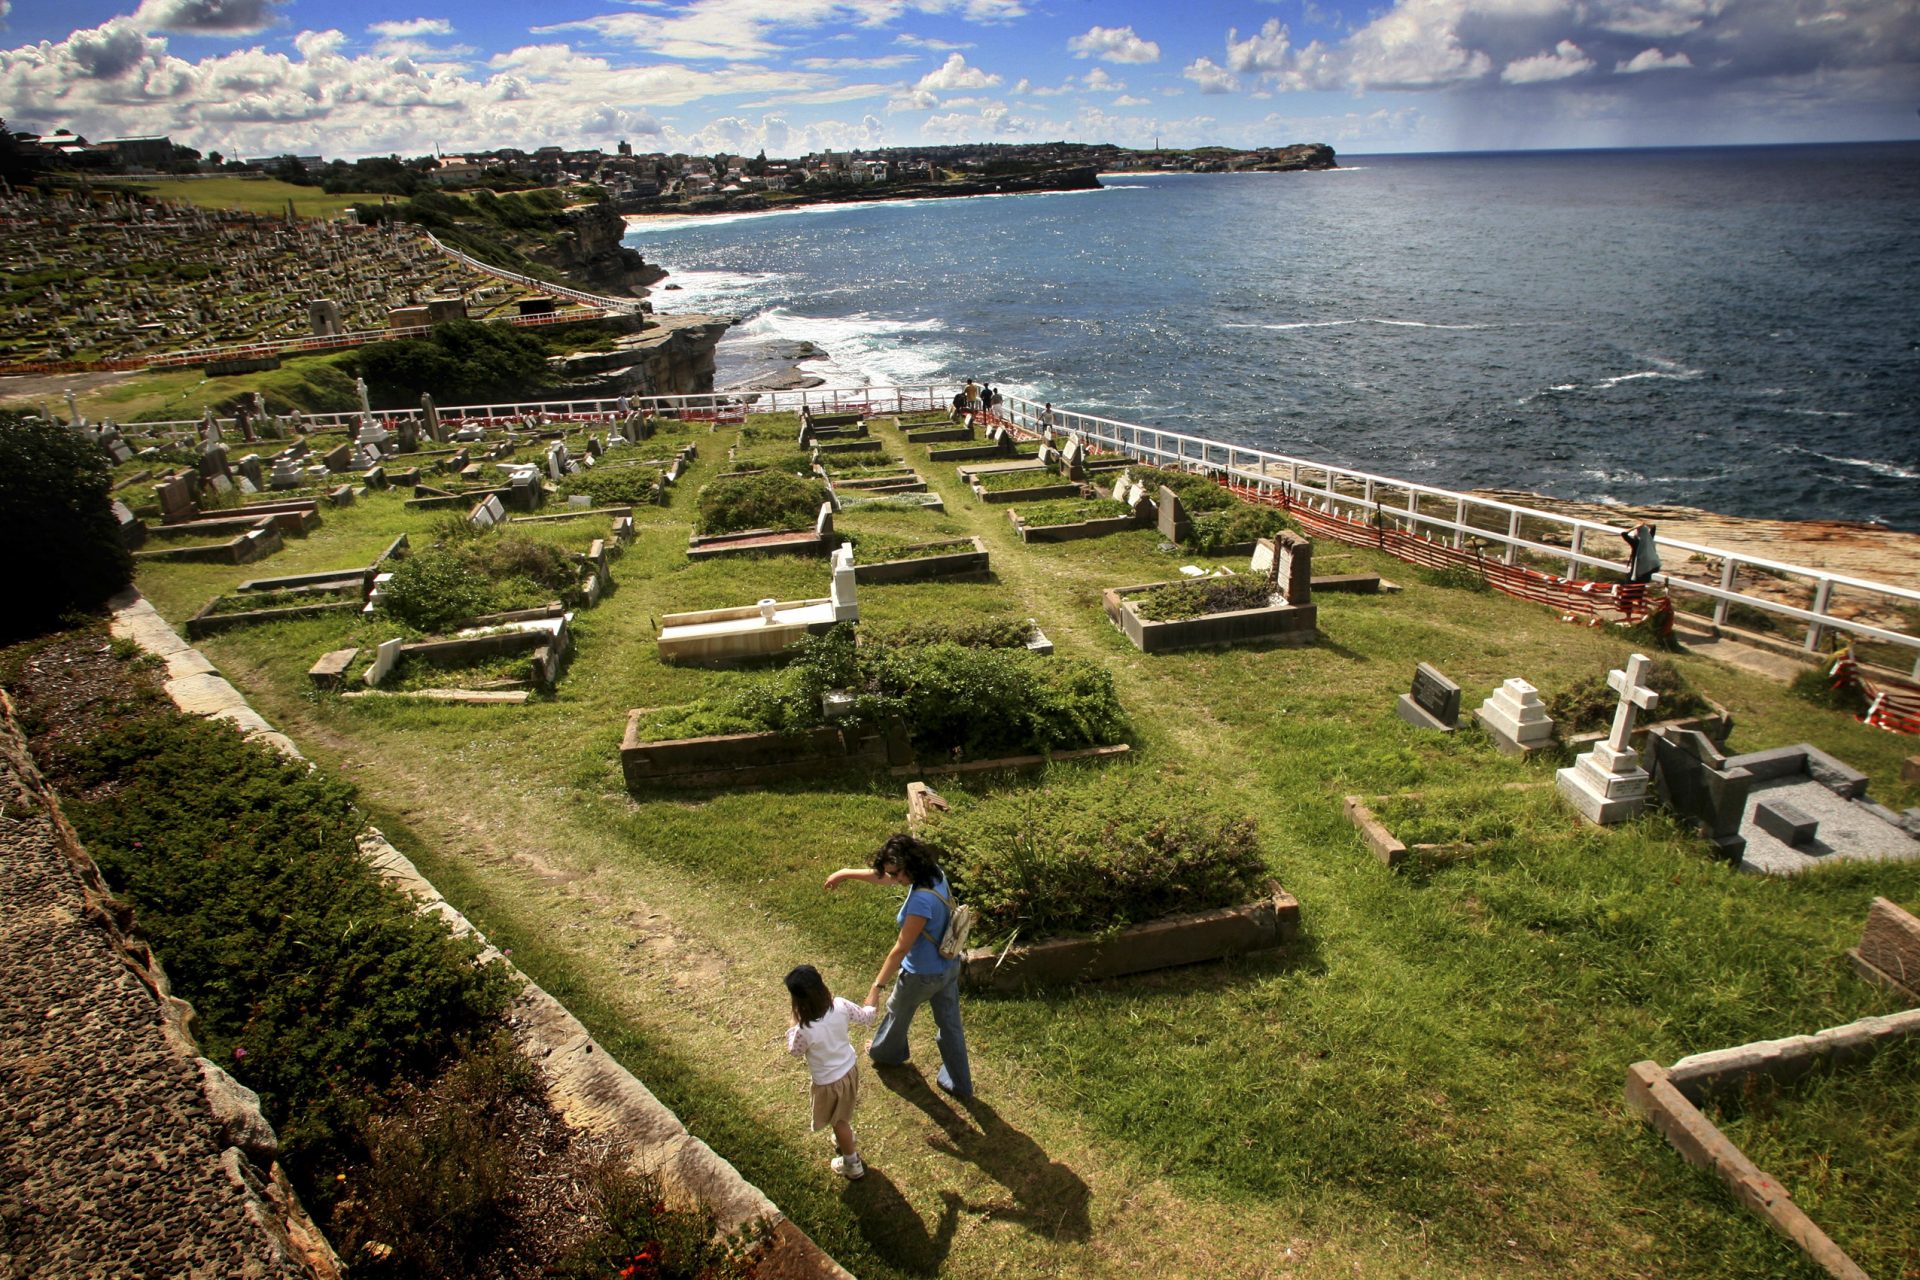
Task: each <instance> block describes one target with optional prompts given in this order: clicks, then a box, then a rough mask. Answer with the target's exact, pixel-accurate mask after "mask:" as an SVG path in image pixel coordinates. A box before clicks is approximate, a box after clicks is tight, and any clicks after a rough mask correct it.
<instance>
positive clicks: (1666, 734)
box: [1647, 728, 1753, 862]
mask: <svg viewBox="0 0 1920 1280" xmlns="http://www.w3.org/2000/svg"><path fill="white" fill-rule="evenodd" d="M1647 741H1648V742H1649V743H1650V744H1651V745H1652V747H1653V778H1654V793H1655V794H1656V795H1658V796H1659V798H1660V803H1661V804H1663V805H1665V806H1666V807H1667V808H1669V809H1671V810H1673V812H1674V813H1675V814H1677V815H1679V816H1680V817H1681V818H1683V819H1685V820H1686V821H1688V822H1690V823H1691V824H1692V825H1693V826H1694V827H1695V829H1697V830H1698V831H1699V833H1700V834H1701V835H1702V836H1703V837H1705V838H1706V840H1707V842H1708V843H1710V844H1711V845H1713V848H1714V852H1716V853H1718V854H1719V855H1720V856H1721V857H1723V858H1726V859H1728V860H1729V861H1733V862H1738V861H1739V860H1740V855H1741V854H1743V853H1745V852H1746V849H1747V842H1746V840H1745V838H1744V837H1742V836H1741V834H1740V818H1741V815H1742V814H1743V813H1745V811H1746V807H1747V796H1748V793H1749V792H1751V791H1752V789H1753V774H1752V773H1751V772H1750V771H1748V770H1746V769H1742V768H1738V767H1734V768H1729V767H1728V766H1727V758H1726V756H1724V755H1722V754H1721V753H1720V751H1719V749H1718V748H1716V747H1715V746H1714V745H1713V742H1712V740H1711V739H1709V738H1708V737H1707V735H1706V734H1704V733H1701V732H1699V731H1698V730H1695V729H1676V728H1667V729H1656V730H1654V731H1653V732H1651V733H1649V734H1648V735H1647Z"/></svg>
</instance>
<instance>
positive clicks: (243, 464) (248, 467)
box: [237, 453, 267, 489]
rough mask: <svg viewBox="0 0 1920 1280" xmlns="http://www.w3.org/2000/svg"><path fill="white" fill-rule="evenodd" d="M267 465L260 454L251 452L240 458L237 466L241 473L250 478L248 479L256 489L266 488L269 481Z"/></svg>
mask: <svg viewBox="0 0 1920 1280" xmlns="http://www.w3.org/2000/svg"><path fill="white" fill-rule="evenodd" d="M265 465H266V464H265V463H263V462H262V461H261V460H260V455H259V454H257V453H250V454H248V455H247V456H246V457H244V458H242V459H240V461H239V463H238V464H237V467H238V469H239V472H240V474H241V475H243V476H245V477H246V478H247V479H248V481H250V482H251V483H252V484H253V487H254V488H255V489H264V488H266V483H267V482H266V475H265Z"/></svg>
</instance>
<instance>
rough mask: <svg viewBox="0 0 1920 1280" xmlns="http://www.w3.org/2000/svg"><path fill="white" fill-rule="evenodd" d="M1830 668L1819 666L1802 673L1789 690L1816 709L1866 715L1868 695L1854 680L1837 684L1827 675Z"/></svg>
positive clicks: (1789, 686) (1794, 679)
mask: <svg viewBox="0 0 1920 1280" xmlns="http://www.w3.org/2000/svg"><path fill="white" fill-rule="evenodd" d="M1828 670H1829V667H1827V666H1819V667H1814V668H1811V669H1810V670H1807V671H1802V672H1801V673H1800V674H1799V675H1796V676H1795V677H1794V678H1793V683H1792V684H1790V685H1788V686H1787V687H1788V689H1789V690H1790V691H1791V692H1792V693H1793V696H1794V697H1796V698H1804V699H1806V700H1807V701H1808V702H1811V703H1812V704H1813V705H1814V706H1816V707H1826V708H1827V709H1828V710H1830V711H1844V712H1846V713H1847V714H1848V715H1852V716H1859V715H1865V714H1866V710H1867V697H1866V694H1865V693H1863V692H1861V689H1860V685H1859V684H1858V683H1857V682H1856V681H1853V680H1848V681H1846V682H1845V683H1841V684H1836V683H1835V682H1834V678H1833V677H1832V676H1831V675H1829V674H1827V672H1828Z"/></svg>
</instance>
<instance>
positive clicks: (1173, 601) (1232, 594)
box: [1128, 576, 1273, 622]
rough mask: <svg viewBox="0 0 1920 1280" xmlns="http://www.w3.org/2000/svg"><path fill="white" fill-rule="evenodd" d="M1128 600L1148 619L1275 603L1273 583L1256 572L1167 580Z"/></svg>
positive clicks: (1166, 619)
mask: <svg viewBox="0 0 1920 1280" xmlns="http://www.w3.org/2000/svg"><path fill="white" fill-rule="evenodd" d="M1128 602H1129V603H1130V604H1132V605H1133V607H1134V609H1135V610H1136V611H1137V612H1138V613H1139V614H1140V616H1141V617H1142V618H1145V619H1146V620H1147V621H1149V622H1173V621H1176V620H1178V619H1182V618H1201V617H1205V616H1206V615H1208V614H1210V613H1231V612H1233V611H1234V610H1236V609H1263V608H1265V607H1267V606H1268V605H1270V604H1272V603H1273V585H1272V584H1271V583H1269V582H1268V581H1267V580H1266V579H1265V578H1259V577H1253V576H1244V577H1242V576H1236V577H1232V578H1199V579H1195V580H1194V581H1191V582H1168V583H1165V584H1163V585H1161V586H1158V587H1155V588H1154V589H1153V590H1151V591H1143V592H1141V593H1140V594H1139V595H1137V596H1130V597H1129V598H1128Z"/></svg>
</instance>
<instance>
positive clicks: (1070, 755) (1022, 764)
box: [888, 645, 1133, 778]
mask: <svg viewBox="0 0 1920 1280" xmlns="http://www.w3.org/2000/svg"><path fill="white" fill-rule="evenodd" d="M1028 647H1029V648H1032V647H1033V646H1031V645H1029V646H1028ZM1047 651H1048V652H1052V650H1051V648H1049V649H1048V650H1047ZM1132 752H1133V747H1132V745H1131V744H1130V743H1125V742H1116V743H1114V744H1113V745H1112V746H1110V747H1080V748H1078V749H1077V750H1074V751H1055V752H1053V753H1052V754H1050V755H1038V756H996V757H994V758H993V759H991V760H961V761H957V762H955V763H953V764H929V765H921V764H906V765H898V766H895V767H894V768H892V769H889V770H888V772H889V773H891V774H892V775H893V776H894V777H896V778H910V777H915V776H918V777H928V778H933V777H942V776H945V775H947V774H954V773H991V772H993V771H994V770H995V769H1038V768H1040V767H1042V766H1044V765H1049V764H1065V763H1068V762H1070V761H1078V762H1081V763H1086V764H1110V763H1112V762H1113V761H1115V760H1118V759H1120V758H1121V757H1122V756H1126V755H1130V754H1132Z"/></svg>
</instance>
